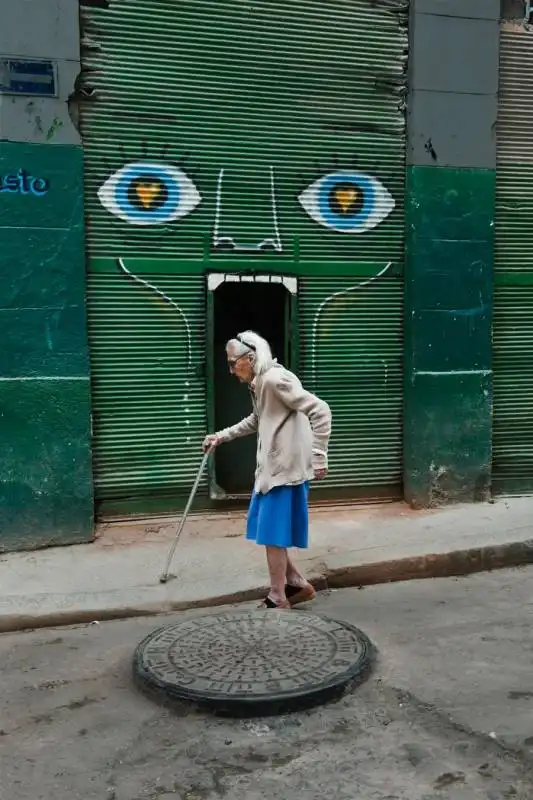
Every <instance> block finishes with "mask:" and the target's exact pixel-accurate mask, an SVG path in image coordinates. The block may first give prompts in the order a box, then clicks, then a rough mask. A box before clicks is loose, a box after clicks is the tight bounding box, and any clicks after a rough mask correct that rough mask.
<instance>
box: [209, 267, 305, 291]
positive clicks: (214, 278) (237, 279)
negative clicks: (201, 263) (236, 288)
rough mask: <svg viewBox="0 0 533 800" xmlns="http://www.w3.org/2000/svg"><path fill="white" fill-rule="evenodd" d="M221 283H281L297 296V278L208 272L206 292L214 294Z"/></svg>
mask: <svg viewBox="0 0 533 800" xmlns="http://www.w3.org/2000/svg"><path fill="white" fill-rule="evenodd" d="M223 283H281V284H282V285H283V286H284V287H285V289H287V291H288V292H289V293H290V294H292V295H296V294H298V278H293V277H289V276H286V275H240V274H239V273H238V272H210V273H209V274H208V276H207V290H208V291H209V292H215V291H216V290H217V289H218V287H219V286H221V285H222V284H223Z"/></svg>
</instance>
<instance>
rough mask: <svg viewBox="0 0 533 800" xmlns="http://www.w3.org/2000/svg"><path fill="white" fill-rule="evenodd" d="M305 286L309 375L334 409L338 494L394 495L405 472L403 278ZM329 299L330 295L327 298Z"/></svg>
mask: <svg viewBox="0 0 533 800" xmlns="http://www.w3.org/2000/svg"><path fill="white" fill-rule="evenodd" d="M355 287H357V288H354V281H353V279H351V280H350V279H349V278H309V279H305V278H304V279H302V281H301V283H300V304H301V305H300V322H301V325H302V328H301V352H302V375H303V379H304V381H305V383H306V384H307V386H309V387H311V388H312V389H313V390H314V391H316V392H317V394H319V395H320V396H321V397H323V398H324V400H326V401H327V402H328V403H329V404H330V406H331V409H332V411H333V422H334V424H333V434H332V439H331V453H330V468H331V476H330V478H329V479H328V480H327V481H325V482H324V484H319V485H317V486H318V487H319V488H320V490H321V491H322V490H323V491H326V490H328V489H334V490H335V494H336V495H337V496H339V495H342V494H344V493H346V495H347V496H350V497H357V495H361V496H363V497H372V496H374V497H383V496H385V497H394V496H396V495H398V494H399V493H400V486H401V473H402V400H403V392H402V381H403V371H402V313H401V309H402V293H403V286H402V280H401V279H399V278H395V277H385V276H384V277H383V278H380V279H377V280H376V282H375V283H369V284H367V285H366V286H360V285H359V286H358V285H357V283H356V284H355ZM328 298H329V300H328Z"/></svg>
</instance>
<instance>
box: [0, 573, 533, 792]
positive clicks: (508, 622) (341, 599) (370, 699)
mask: <svg viewBox="0 0 533 800" xmlns="http://www.w3.org/2000/svg"><path fill="white" fill-rule="evenodd" d="M532 576H533V568H527V569H521V570H508V571H503V572H496V573H492V574H483V575H476V576H471V577H468V578H462V579H442V580H433V581H429V580H428V581H415V582H409V583H403V584H391V585H385V586H376V587H372V588H367V589H365V590H363V591H358V590H352V589H350V590H342V591H338V592H333V593H331V594H328V595H325V596H323V597H321V598H320V599H319V600H318V602H317V603H316V604H315V605H314V609H313V610H315V611H316V612H317V613H323V614H326V615H328V616H334V617H337V618H340V619H346V620H347V621H350V622H352V623H354V624H356V625H358V626H360V627H361V628H363V629H364V630H365V631H366V632H367V633H368V634H369V636H370V637H371V638H372V639H373V641H374V642H375V644H376V645H377V647H378V650H379V656H378V662H377V665H376V667H375V669H374V672H373V674H372V675H371V677H370V678H369V680H368V681H367V682H366V683H365V684H363V685H362V686H360V687H359V688H358V689H357V690H356V691H355V692H354V693H353V694H347V695H345V696H344V697H343V699H342V700H340V701H339V702H337V703H334V704H331V705H328V706H323V707H320V708H316V709H314V710H311V711H307V712H304V713H297V714H291V715H287V716H282V717H275V718H264V719H247V720H230V719H223V718H217V717H212V716H210V715H209V714H207V713H204V712H198V711H196V710H195V709H192V708H189V707H187V706H176V707H173V708H172V709H169V708H165V707H163V706H160V705H157V704H155V703H154V702H152V701H151V700H149V699H148V698H145V697H144V696H143V695H141V694H139V693H138V691H137V690H136V689H135V688H134V686H133V683H132V680H131V656H132V653H133V650H134V648H135V646H136V644H137V643H138V642H139V641H140V640H141V639H142V638H143V637H144V636H145V635H146V634H147V633H149V632H150V631H151V630H153V629H154V628H156V627H158V626H159V624H160V623H161V620H160V619H158V620H154V619H137V620H127V621H121V622H108V623H102V624H100V625H86V626H77V627H73V628H57V629H53V630H41V631H35V632H24V633H18V634H5V635H3V636H0V658H1V663H2V687H3V691H2V694H1V698H0V775H1V779H0V781H1V782H0V798H2V799H3V798H4V797H5V798H6V800H8V799H9V800H23V798H24V800H27V798H30V797H31V798H32V800H67V798H68V800H77V798H83V800H93V798H94V800H96V798H98V800H145V799H146V800H159V799H161V800H171V798H176V799H177V800H218V799H219V798H229V799H230V800H259V799H260V798H261V800H263V799H264V798H269V800H282V799H283V800H292V798H294V800H296V798H302V797H303V798H309V800H315V798H316V799H317V800H318V798H320V799H321V800H471V798H472V800H473V798H484V799H485V800H504V798H519V799H521V798H523V799H524V800H526V798H527V800H531V797H533V759H532V755H533V754H532V753H531V748H532V747H533V713H532V712H533V677H532V673H531V652H532V649H533V635H532V633H531V622H530V618H531V610H532V608H533V601H532V599H531V591H530V586H531V577H532ZM201 613H205V612H195V613H194V615H195V616H198V615H200V614H201ZM190 615H191V614H189V616H190ZM176 618H177V615H171V616H169V617H168V618H163V623H164V622H165V621H166V620H168V622H169V623H170V622H171V621H173V620H175V619H176Z"/></svg>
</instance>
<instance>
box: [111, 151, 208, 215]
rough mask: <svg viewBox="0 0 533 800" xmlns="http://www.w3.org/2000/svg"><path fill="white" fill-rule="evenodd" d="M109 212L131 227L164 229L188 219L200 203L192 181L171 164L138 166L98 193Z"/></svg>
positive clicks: (128, 168)
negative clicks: (177, 221) (141, 226)
mask: <svg viewBox="0 0 533 800" xmlns="http://www.w3.org/2000/svg"><path fill="white" fill-rule="evenodd" d="M98 198H99V200H100V202H101V204H102V205H103V206H104V208H105V209H107V211H109V212H110V213H111V214H114V215H115V216H116V217H119V219H121V220H124V222H129V224H130V225H163V224H165V223H168V222H174V221H175V220H178V219H181V218H182V217H185V216H187V214H190V213H191V211H193V210H194V209H195V208H196V206H197V205H198V204H199V203H200V202H201V199H202V198H201V196H200V193H199V191H198V189H197V188H196V186H195V185H194V183H193V182H192V181H191V179H190V178H189V177H188V176H187V175H186V174H185V173H184V172H183V170H181V169H179V168H178V167H174V166H172V165H170V164H156V163H148V162H144V161H141V162H137V163H134V164H127V165H126V166H124V167H122V168H121V169H119V170H117V171H116V172H115V173H113V175H111V176H110V177H109V178H108V179H107V181H106V182H105V183H104V184H103V185H102V186H101V187H100V189H99V190H98Z"/></svg>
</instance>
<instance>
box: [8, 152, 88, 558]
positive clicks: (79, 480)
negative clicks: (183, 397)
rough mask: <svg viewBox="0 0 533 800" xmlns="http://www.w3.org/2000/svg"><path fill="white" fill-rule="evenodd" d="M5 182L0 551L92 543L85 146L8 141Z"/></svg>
mask: <svg viewBox="0 0 533 800" xmlns="http://www.w3.org/2000/svg"><path fill="white" fill-rule="evenodd" d="M21 170H23V172H21ZM0 176H1V178H2V184H1V188H2V191H1V192H0V228H1V242H2V246H1V248H0V275H1V280H0V330H1V331H2V348H1V349H0V440H1V442H2V447H1V449H0V476H1V491H0V519H1V525H0V550H3V551H5V550H15V549H29V548H35V547H42V546H46V545H51V544H66V543H74V542H82V541H88V540H90V539H91V538H92V535H93V501H92V475H91V457H90V388H89V363H88V350H87V335H86V319H85V256H84V220H83V190H82V187H83V153H82V149H81V147H80V146H78V145H61V146H57V145H45V144H30V143H15V142H2V143H1V144H0ZM10 176H11V177H10ZM32 178H36V179H39V180H37V182H35V181H34V182H32ZM32 186H33V191H32Z"/></svg>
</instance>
